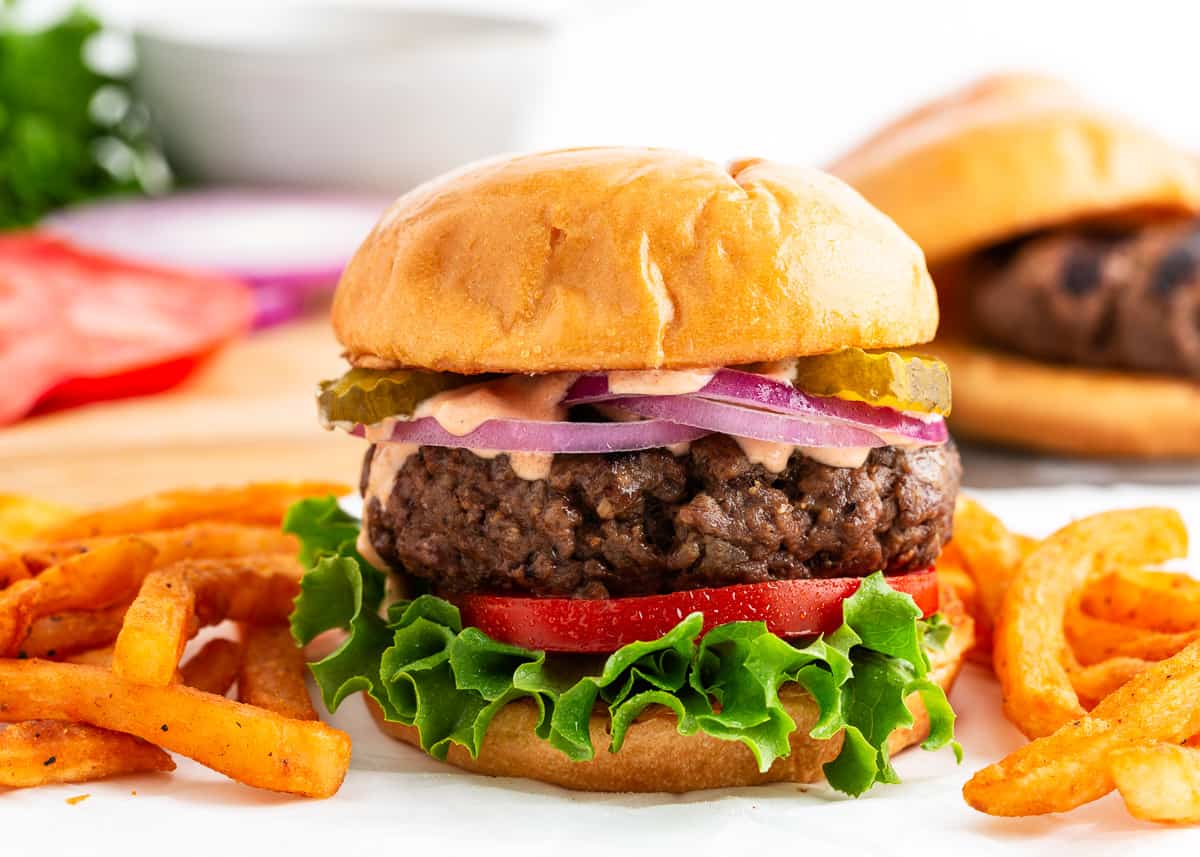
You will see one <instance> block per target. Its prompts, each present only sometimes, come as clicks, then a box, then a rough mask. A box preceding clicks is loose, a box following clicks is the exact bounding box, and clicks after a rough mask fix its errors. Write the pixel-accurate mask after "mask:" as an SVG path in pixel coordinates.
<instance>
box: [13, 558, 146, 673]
mask: <svg viewBox="0 0 1200 857" xmlns="http://www.w3.org/2000/svg"><path fill="white" fill-rule="evenodd" d="M153 560H154V548H152V547H151V546H150V545H148V544H146V543H145V542H143V541H140V540H138V539H136V538H125V539H120V540H118V541H115V542H113V543H111V544H108V545H105V546H104V547H102V548H97V549H96V550H94V551H89V552H88V553H85V554H79V555H77V556H73V557H71V558H70V559H69V560H66V561H65V562H62V563H60V564H58V565H55V566H52V567H51V568H48V569H46V570H45V571H44V572H42V573H41V574H39V575H38V576H37V577H34V578H30V579H28V580H22V581H19V582H18V583H16V584H14V585H12V586H10V587H8V588H7V589H4V590H0V656H12V655H14V654H16V653H17V652H18V651H20V647H21V644H22V643H23V642H24V640H25V638H26V635H27V634H28V633H29V631H30V626H31V625H32V623H33V621H34V620H36V619H38V618H40V617H42V616H49V615H51V614H54V613H59V612H61V611H64V610H78V609H95V608H101V607H109V606H112V605H113V604H116V603H119V602H121V601H123V600H125V599H127V598H130V597H132V595H133V593H135V592H136V591H137V589H138V587H139V586H141V583H142V580H143V579H144V578H145V577H146V575H147V574H148V573H149V571H150V567H151V564H152V563H153Z"/></svg>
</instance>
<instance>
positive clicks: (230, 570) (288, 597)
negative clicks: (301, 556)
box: [172, 554, 304, 625]
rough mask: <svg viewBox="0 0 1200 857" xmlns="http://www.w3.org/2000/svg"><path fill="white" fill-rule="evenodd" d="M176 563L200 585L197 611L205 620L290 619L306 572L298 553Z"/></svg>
mask: <svg viewBox="0 0 1200 857" xmlns="http://www.w3.org/2000/svg"><path fill="white" fill-rule="evenodd" d="M172 568H173V569H175V570H176V571H178V572H179V573H182V574H183V575H185V576H186V577H187V580H188V582H189V583H190V584H191V585H192V588H193V589H194V590H195V591H196V616H197V618H198V619H199V620H200V624H202V625H215V624H217V623H219V622H222V621H224V620H226V619H233V620H235V621H238V622H250V623H253V624H258V625H269V624H273V623H278V622H286V621H287V619H288V617H289V616H290V615H291V614H292V606H293V605H292V602H293V601H295V599H296V596H297V595H299V594H300V578H301V577H303V576H304V569H303V567H302V566H301V565H300V562H299V560H298V559H297V558H296V555H295V554H258V555H254V556H242V557H234V558H230V559H224V560H203V559H201V560H184V561H182V562H180V563H178V564H176V565H174V566H172Z"/></svg>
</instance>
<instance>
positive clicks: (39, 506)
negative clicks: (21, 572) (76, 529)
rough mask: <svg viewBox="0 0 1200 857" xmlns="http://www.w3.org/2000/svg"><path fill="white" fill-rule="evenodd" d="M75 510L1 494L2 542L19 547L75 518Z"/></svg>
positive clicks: (32, 499) (30, 498)
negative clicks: (40, 533) (35, 534)
mask: <svg viewBox="0 0 1200 857" xmlns="http://www.w3.org/2000/svg"><path fill="white" fill-rule="evenodd" d="M75 514H76V512H75V510H74V509H70V508H67V507H66V506H60V505H59V504H57V503H50V502H48V501H46V500H38V499H36V498H33V497H22V496H18V495H16V494H0V542H6V543H8V544H10V545H19V544H22V543H23V542H26V541H28V540H29V539H30V538H32V537H33V534H34V533H36V532H38V531H40V530H44V529H46V528H48V527H53V526H57V525H58V524H60V523H62V522H63V521H65V520H67V519H69V518H72V517H74V516H75Z"/></svg>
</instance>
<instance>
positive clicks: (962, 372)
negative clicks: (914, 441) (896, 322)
mask: <svg viewBox="0 0 1200 857" xmlns="http://www.w3.org/2000/svg"><path fill="white" fill-rule="evenodd" d="M928 349H929V350H930V351H932V352H933V353H935V354H937V356H939V357H941V358H942V359H943V360H945V361H946V364H947V365H948V366H949V367H950V375H951V378H952V379H953V381H954V411H953V412H952V414H951V415H950V428H951V430H953V431H954V433H955V434H957V435H959V436H961V437H964V438H971V439H975V440H982V441H991V442H993V443H999V444H1004V445H1006V446H1017V447H1024V448H1026V449H1034V450H1039V451H1043V452H1058V453H1065V454H1068V455H1107V456H1119V457H1128V458H1181V457H1187V456H1197V455H1200V384H1198V383H1196V382H1195V381H1188V380H1184V379H1182V378H1172V377H1170V376H1167V375H1152V374H1140V373H1134V372H1120V371H1113V370H1107V369H1092V368H1088V367H1083V366H1059V365H1051V364H1048V363H1040V362H1038V361H1035V360H1030V359H1027V358H1024V357H1017V356H1014V355H1009V354H1002V353H999V352H995V351H990V350H987V349H984V348H980V347H978V346H974V345H968V344H965V343H960V342H942V341H938V342H934V343H933V344H932V345H930V346H928Z"/></svg>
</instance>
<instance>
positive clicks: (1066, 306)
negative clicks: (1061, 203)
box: [969, 221, 1200, 378]
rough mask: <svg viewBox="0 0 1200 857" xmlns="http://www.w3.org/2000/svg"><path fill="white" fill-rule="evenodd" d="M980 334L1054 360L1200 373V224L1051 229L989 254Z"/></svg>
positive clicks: (975, 316) (981, 286)
mask: <svg viewBox="0 0 1200 857" xmlns="http://www.w3.org/2000/svg"><path fill="white" fill-rule="evenodd" d="M971 279H972V280H973V282H974V285H973V287H972V289H971V293H970V298H969V299H970V307H971V310H970V312H971V322H972V325H973V327H974V330H975V333H976V334H977V335H978V336H980V338H982V339H983V340H985V341H987V342H990V343H991V344H993V345H997V346H999V347H1002V348H1006V349H1009V350H1011V351H1014V352H1016V353H1018V354H1023V355H1025V356H1027V357H1033V358H1035V359H1039V360H1046V361H1049V362H1057V363H1073V364H1079V365H1083V366H1097V367H1107V368H1113V369H1125V370H1134V371H1143V372H1157V373H1163V374H1170V375H1181V376H1184V377H1191V378H1200V221H1193V222H1184V223H1178V222H1176V223H1167V224H1158V225H1152V226H1146V227H1143V228H1142V229H1139V230H1136V231H1134V232H1130V233H1124V234H1119V235H1114V234H1109V235H1101V234H1095V233H1088V232H1082V231H1078V230H1075V231H1060V232H1049V233H1046V234H1043V235H1039V236H1035V237H1032V238H1029V239H1025V240H1023V241H1019V242H1015V243H1011V244H1009V245H1005V246H1004V247H1002V248H997V249H994V250H993V251H991V252H988V253H984V254H982V255H981V257H980V266H979V268H978V269H977V271H976V273H975V275H974V276H973V277H972V278H971Z"/></svg>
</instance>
